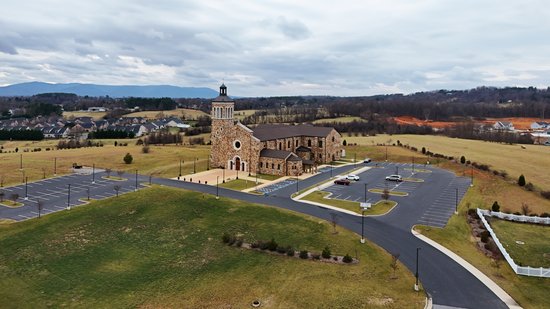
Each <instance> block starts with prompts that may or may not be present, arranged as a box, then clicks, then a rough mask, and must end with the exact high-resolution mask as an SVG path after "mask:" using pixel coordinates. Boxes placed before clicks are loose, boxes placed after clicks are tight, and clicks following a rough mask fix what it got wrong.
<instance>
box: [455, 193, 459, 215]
mask: <svg viewBox="0 0 550 309" xmlns="http://www.w3.org/2000/svg"><path fill="white" fill-rule="evenodd" d="M456 214H458V188H456V196H455V215H456Z"/></svg>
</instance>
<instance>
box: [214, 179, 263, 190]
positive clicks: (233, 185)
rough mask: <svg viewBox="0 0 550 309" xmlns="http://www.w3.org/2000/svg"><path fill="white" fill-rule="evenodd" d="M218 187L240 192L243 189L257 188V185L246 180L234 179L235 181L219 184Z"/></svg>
mask: <svg viewBox="0 0 550 309" xmlns="http://www.w3.org/2000/svg"><path fill="white" fill-rule="evenodd" d="M258 184H259V183H258ZM219 186H220V187H222V188H227V189H231V190H237V191H241V190H244V189H249V188H253V187H255V186H257V184H256V182H255V181H250V180H246V179H235V180H231V181H228V182H226V183H221V184H219Z"/></svg>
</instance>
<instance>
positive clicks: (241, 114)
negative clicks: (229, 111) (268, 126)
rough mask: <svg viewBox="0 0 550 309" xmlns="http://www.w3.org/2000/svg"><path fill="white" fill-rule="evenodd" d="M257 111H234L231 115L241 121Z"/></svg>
mask: <svg viewBox="0 0 550 309" xmlns="http://www.w3.org/2000/svg"><path fill="white" fill-rule="evenodd" d="M257 111H258V109H243V110H238V111H235V112H234V113H233V115H234V116H235V119H237V120H243V119H244V118H245V117H247V116H250V115H253V114H254V113H255V112H257Z"/></svg>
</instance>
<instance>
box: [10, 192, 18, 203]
mask: <svg viewBox="0 0 550 309" xmlns="http://www.w3.org/2000/svg"><path fill="white" fill-rule="evenodd" d="M18 199H19V194H17V193H12V194H11V195H10V200H12V201H13V205H15V204H17V200H18Z"/></svg>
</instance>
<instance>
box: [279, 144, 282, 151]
mask: <svg viewBox="0 0 550 309" xmlns="http://www.w3.org/2000/svg"><path fill="white" fill-rule="evenodd" d="M281 149H283V145H282V143H281V142H279V150H281Z"/></svg>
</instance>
